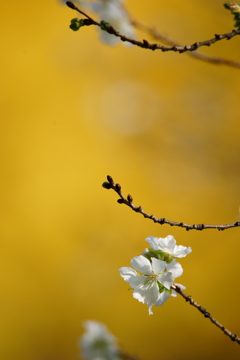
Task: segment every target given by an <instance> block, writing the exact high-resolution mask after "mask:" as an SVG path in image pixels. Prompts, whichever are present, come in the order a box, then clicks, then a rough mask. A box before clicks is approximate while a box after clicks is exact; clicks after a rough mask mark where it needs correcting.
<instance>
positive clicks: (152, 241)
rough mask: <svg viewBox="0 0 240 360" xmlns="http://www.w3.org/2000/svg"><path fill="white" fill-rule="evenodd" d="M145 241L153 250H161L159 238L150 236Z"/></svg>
mask: <svg viewBox="0 0 240 360" xmlns="http://www.w3.org/2000/svg"><path fill="white" fill-rule="evenodd" d="M145 240H146V241H147V242H148V243H149V244H150V246H151V248H152V249H153V250H159V246H158V240H159V239H158V238H157V237H154V236H148V237H147V238H146V239H145Z"/></svg>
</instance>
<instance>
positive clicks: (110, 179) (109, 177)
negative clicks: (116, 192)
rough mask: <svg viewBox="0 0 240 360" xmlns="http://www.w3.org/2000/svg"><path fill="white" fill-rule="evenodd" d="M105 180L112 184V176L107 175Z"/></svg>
mask: <svg viewBox="0 0 240 360" xmlns="http://www.w3.org/2000/svg"><path fill="white" fill-rule="evenodd" d="M107 180H108V182H109V183H110V184H111V185H113V184H114V181H113V178H112V177H111V176H110V175H108V176H107Z"/></svg>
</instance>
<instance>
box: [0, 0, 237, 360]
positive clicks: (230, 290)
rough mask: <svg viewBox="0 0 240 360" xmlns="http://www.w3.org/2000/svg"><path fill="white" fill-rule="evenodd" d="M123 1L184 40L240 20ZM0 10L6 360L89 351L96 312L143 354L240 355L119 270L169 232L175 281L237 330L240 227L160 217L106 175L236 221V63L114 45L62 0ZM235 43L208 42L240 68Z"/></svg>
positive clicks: (178, 215) (168, 212)
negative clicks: (147, 297)
mask: <svg viewBox="0 0 240 360" xmlns="http://www.w3.org/2000/svg"><path fill="white" fill-rule="evenodd" d="M127 5H128V6H129V9H130V10H131V12H132V13H133V14H134V15H135V16H136V17H137V18H139V19H140V20H143V21H145V22H146V23H148V24H150V25H155V26H157V27H158V28H159V29H160V30H161V31H163V32H165V33H167V34H169V35H171V36H172V37H175V39H176V40H177V41H179V42H180V43H182V44H191V43H193V42H195V41H202V40H206V39H209V38H211V37H213V34H215V33H225V32H229V31H231V29H232V27H233V24H232V17H231V15H230V13H228V12H227V11H226V10H224V8H223V6H222V1H220V0H212V1H211V3H210V4H209V1H203V0H195V1H192V2H189V1H188V0H184V1H181V2H179V1H177V0H173V1H171V2H169V3H168V2H167V1H159V0H152V1H151V2H148V3H146V2H145V1H137V2H136V1H133V0H129V1H128V3H127ZM1 12H2V15H3V17H2V20H1V25H2V30H1V34H2V35H1V38H2V41H1V46H2V55H1V58H0V62H1V130H0V146H1V178H0V186H1V203H0V204H1V205H0V218H1V253H0V254H1V255H0V256H1V261H0V266H1V336H0V337H1V348H0V354H1V355H0V358H1V360H22V359H24V360H40V359H41V360H42V359H44V360H48V359H49V360H50V359H51V360H53V359H58V360H70V359H71V360H76V359H79V358H80V357H79V349H78V339H79V337H80V335H81V334H82V332H83V328H82V321H84V320H86V319H93V320H98V321H101V322H104V323H105V324H106V325H107V326H108V327H109V329H110V330H111V331H112V332H113V333H114V334H115V335H116V336H117V337H118V338H119V339H120V343H121V344H122V345H123V346H124V348H125V350H126V351H127V352H129V353H132V354H135V355H138V356H139V358H140V359H142V360H144V359H145V360H146V359H148V360H157V359H160V358H162V359H168V360H170V359H174V358H176V356H177V357H178V359H182V358H184V359H193V358H194V359H203V358H204V359H206V360H207V359H214V358H216V359H226V358H228V359H239V345H237V344H235V343H232V342H231V341H230V340H229V338H227V337H226V336H224V335H223V334H222V333H221V332H220V331H219V330H218V329H217V328H216V327H214V326H213V325H211V323H210V322H209V321H208V320H207V319H204V318H203V316H201V315H200V314H199V313H198V312H197V310H195V309H193V308H192V307H190V306H189V305H188V304H186V303H185V302H184V300H183V299H182V298H180V297H178V298H177V299H174V298H171V299H170V300H169V301H168V302H167V303H166V304H165V305H164V306H163V307H158V308H154V315H153V316H149V315H148V311H147V306H146V305H142V304H140V303H139V302H137V301H136V300H134V299H133V298H132V295H131V292H130V291H128V290H127V289H128V284H126V283H124V281H123V280H122V279H121V278H120V276H119V272H118V269H119V268H120V267H122V266H129V265H130V260H131V258H132V257H134V256H137V255H140V254H141V252H142V251H143V250H144V248H145V247H146V246H147V243H146V242H145V241H144V239H145V238H146V237H147V236H148V235H154V236H159V237H165V236H167V235H168V234H172V235H174V236H175V238H176V239H177V241H178V244H182V245H185V246H191V247H192V249H193V252H192V254H191V255H189V256H188V257H187V258H186V259H183V260H182V261H181V263H182V265H183V268H184V275H183V277H182V279H181V281H179V282H181V283H183V284H184V285H185V286H186V287H187V290H186V292H187V293H188V294H191V295H192V296H193V298H194V299H195V300H196V301H198V302H199V303H200V304H201V305H202V306H204V307H206V308H207V309H208V310H209V311H210V312H211V313H212V315H213V316H214V317H215V318H217V319H218V320H219V321H220V322H221V323H223V324H224V325H225V326H226V327H227V328H229V329H230V330H231V331H233V332H234V333H237V334H238V335H239V334H240V322H239V316H240V313H239V296H240V290H239V286H238V279H239V259H238V254H239V251H240V232H239V229H231V230H228V231H224V232H217V231H215V230H207V231H203V232H193V231H192V232H191V231H190V232H186V231H184V230H183V229H178V228H170V227H169V226H167V225H164V226H160V225H157V224H154V223H151V222H150V221H149V220H144V219H143V218H142V217H141V216H140V215H138V214H135V213H133V212H131V211H130V210H129V209H128V208H127V207H125V206H120V205H118V204H117V203H116V200H117V197H116V194H114V193H113V192H112V191H109V192H108V191H106V190H104V189H103V188H101V184H102V182H103V181H104V180H105V177H106V175H107V174H110V175H112V176H113V178H114V179H115V180H116V181H117V182H120V183H121V185H122V187H123V192H124V193H125V194H126V195H127V194H128V193H129V192H130V193H131V194H132V196H133V198H134V202H135V203H136V205H142V206H143V208H144V209H145V210H146V211H147V212H149V213H154V214H155V215H156V216H158V217H166V218H168V219H171V220H175V221H185V222H187V223H202V222H205V223H219V224H221V223H228V222H234V221H237V220H238V208H239V206H240V187H239V176H240V156H239V152H240V141H239V135H240V126H239V119H240V108H239V78H240V70H237V69H234V68H230V67H224V66H214V65H211V64H208V63H203V62H201V61H197V60H194V59H192V58H190V57H188V56H187V55H185V54H182V55H180V54H175V53H161V52H160V51H155V52H151V51H147V50H143V49H140V48H134V47H131V48H129V47H125V46H124V45H123V44H119V45H118V46H115V47H108V46H106V45H104V44H102V43H100V41H99V33H98V32H97V30H96V29H95V28H93V27H89V28H87V27H86V28H83V29H81V30H80V31H79V32H77V33H74V32H72V31H71V30H70V29H69V22H70V19H71V18H73V17H76V16H77V14H75V13H74V12H73V11H72V10H70V9H69V8H67V7H66V6H64V5H63V4H62V3H61V2H60V1H33V2H29V1H26V0H22V1H12V2H6V1H5V2H3V3H2V4H1ZM137 36H138V38H139V39H142V38H147V35H146V34H142V33H138V34H137ZM149 40H150V38H149ZM239 44H240V39H239V38H238V37H235V38H234V39H232V40H231V41H225V40H224V41H221V42H219V43H217V44H215V45H214V46H212V47H211V48H207V49H202V50H201V51H202V52H204V53H206V54H209V55H212V56H222V57H226V58H232V59H235V60H238V61H240V46H239Z"/></svg>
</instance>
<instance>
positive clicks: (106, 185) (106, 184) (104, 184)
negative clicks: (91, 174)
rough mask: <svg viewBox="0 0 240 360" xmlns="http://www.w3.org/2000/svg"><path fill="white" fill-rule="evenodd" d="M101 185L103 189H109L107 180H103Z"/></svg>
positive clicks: (109, 185)
mask: <svg viewBox="0 0 240 360" xmlns="http://www.w3.org/2000/svg"><path fill="white" fill-rule="evenodd" d="M102 187H103V188H104V189H108V190H109V189H111V184H109V182H107V181H105V182H104V183H102Z"/></svg>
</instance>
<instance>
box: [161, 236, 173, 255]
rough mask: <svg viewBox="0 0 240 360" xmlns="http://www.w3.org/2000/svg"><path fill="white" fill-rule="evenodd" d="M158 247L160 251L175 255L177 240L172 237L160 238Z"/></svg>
mask: <svg viewBox="0 0 240 360" xmlns="http://www.w3.org/2000/svg"><path fill="white" fill-rule="evenodd" d="M158 245H159V249H160V250H162V251H164V252H167V253H169V254H173V252H174V248H175V245H176V240H175V239H174V237H173V236H172V235H168V236H167V237H165V238H159V241H158Z"/></svg>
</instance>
